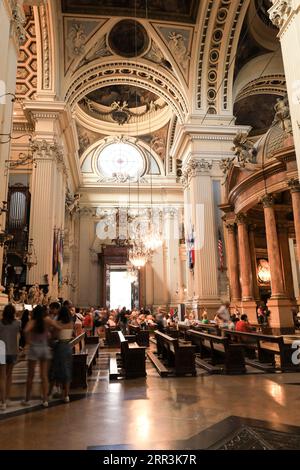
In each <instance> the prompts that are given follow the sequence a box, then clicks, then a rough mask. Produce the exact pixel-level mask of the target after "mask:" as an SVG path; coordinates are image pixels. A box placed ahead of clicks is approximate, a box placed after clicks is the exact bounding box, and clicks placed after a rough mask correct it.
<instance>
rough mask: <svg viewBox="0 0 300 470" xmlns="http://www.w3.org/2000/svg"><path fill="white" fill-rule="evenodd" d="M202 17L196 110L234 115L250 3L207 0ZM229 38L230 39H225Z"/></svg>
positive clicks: (247, 1)
mask: <svg viewBox="0 0 300 470" xmlns="http://www.w3.org/2000/svg"><path fill="white" fill-rule="evenodd" d="M206 3H207V5H206V8H205V9H203V11H202V15H201V16H200V18H199V24H200V25H202V29H201V33H200V41H199V47H198V70H197V76H196V109H197V110H201V111H202V112H207V113H208V114H225V115H232V89H233V77H234V64H235V56H236V52H237V46H238V41H239V37H240V33H241V29H242V25H243V22H244V19H245V16H246V13H247V10H248V7H249V3H250V0H246V1H244V0H238V1H236V2H231V1H230V0H207V2H206ZM225 38H227V39H226V40H225Z"/></svg>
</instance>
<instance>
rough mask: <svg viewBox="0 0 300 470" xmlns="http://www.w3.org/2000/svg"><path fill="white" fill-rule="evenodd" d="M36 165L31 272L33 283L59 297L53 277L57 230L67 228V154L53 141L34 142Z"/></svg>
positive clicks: (33, 174)
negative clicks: (63, 174) (34, 260)
mask: <svg viewBox="0 0 300 470" xmlns="http://www.w3.org/2000/svg"><path fill="white" fill-rule="evenodd" d="M32 151H33V156H34V162H35V163H34V166H33V173H32V187H31V194H32V197H31V210H30V228H29V236H30V238H32V239H33V242H34V247H35V251H36V256H37V261H38V263H37V265H36V266H34V267H32V268H31V270H30V271H29V273H28V280H27V281H28V283H29V284H34V283H38V284H46V283H47V281H46V276H47V277H48V281H49V291H50V295H51V296H52V297H55V296H57V294H58V292H57V279H53V278H52V247H53V236H54V229H55V228H56V229H58V228H62V227H63V219H62V209H61V205H62V204H64V201H60V203H59V204H57V195H58V194H59V195H60V196H62V194H63V188H62V185H63V181H64V178H63V177H61V176H60V171H63V170H62V166H63V167H64V164H63V155H62V152H61V150H60V149H59V148H58V146H57V145H56V144H55V143H53V142H47V141H45V140H35V141H33V143H32Z"/></svg>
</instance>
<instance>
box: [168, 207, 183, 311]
mask: <svg viewBox="0 0 300 470" xmlns="http://www.w3.org/2000/svg"><path fill="white" fill-rule="evenodd" d="M164 229H165V230H164V232H165V233H164V238H165V244H166V247H167V253H168V256H167V257H166V280H167V291H168V299H169V302H168V303H169V304H170V305H171V306H173V307H174V306H176V305H177V304H178V291H177V288H178V282H179V280H178V265H180V259H179V221H178V210H177V209H175V208H167V209H166V210H165V211H164Z"/></svg>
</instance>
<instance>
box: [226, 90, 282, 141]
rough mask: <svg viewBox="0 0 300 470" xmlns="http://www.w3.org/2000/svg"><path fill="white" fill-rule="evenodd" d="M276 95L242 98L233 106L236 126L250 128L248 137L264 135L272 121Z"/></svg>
mask: <svg viewBox="0 0 300 470" xmlns="http://www.w3.org/2000/svg"><path fill="white" fill-rule="evenodd" d="M278 98H280V96H277V95H267V94H265V95H253V96H248V97H247V98H244V99H242V100H240V101H238V102H237V103H235V105H234V110H233V114H234V115H235V116H236V118H237V119H236V124H237V125H245V126H251V127H252V131H251V132H250V135H259V134H264V133H265V132H267V131H268V129H269V128H270V126H271V124H272V122H273V120H274V106H275V104H276V101H277V99H278Z"/></svg>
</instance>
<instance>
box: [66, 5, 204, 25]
mask: <svg viewBox="0 0 300 470" xmlns="http://www.w3.org/2000/svg"><path fill="white" fill-rule="evenodd" d="M199 4H200V0H148V1H147V0H101V1H99V0H62V12H63V13H70V14H76V13H77V14H87V15H107V16H128V17H136V18H145V17H148V18H149V19H159V20H166V21H175V22H180V23H195V22H196V18H197V12H198V9H199Z"/></svg>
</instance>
